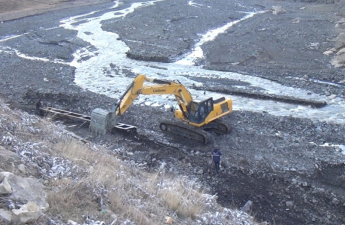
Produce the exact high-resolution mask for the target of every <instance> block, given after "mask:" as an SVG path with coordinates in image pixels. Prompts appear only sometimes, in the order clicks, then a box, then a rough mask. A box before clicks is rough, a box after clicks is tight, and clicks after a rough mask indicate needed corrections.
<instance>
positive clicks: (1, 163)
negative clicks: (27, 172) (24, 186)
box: [0, 146, 20, 171]
mask: <svg viewBox="0 0 345 225" xmlns="http://www.w3.org/2000/svg"><path fill="white" fill-rule="evenodd" d="M19 162H20V157H19V156H18V155H17V154H16V153H14V152H11V151H9V150H7V149H5V148H3V147H1V146H0V169H2V170H3V171H13V170H14V169H15V168H14V165H16V164H17V163H19Z"/></svg>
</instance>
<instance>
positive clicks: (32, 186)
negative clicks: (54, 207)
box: [1, 172, 49, 211]
mask: <svg viewBox="0 0 345 225" xmlns="http://www.w3.org/2000/svg"><path fill="white" fill-rule="evenodd" d="M1 174H3V175H5V177H6V178H7V181H8V183H9V185H10V186H11V188H12V194H11V195H10V196H9V198H10V200H11V201H13V202H20V203H27V202H29V201H33V202H35V203H36V204H37V205H38V207H39V208H40V210H42V211H45V210H46V209H47V208H48V207H49V204H48V203H47V193H46V192H45V191H44V189H43V188H44V186H43V184H41V182H40V181H39V180H38V179H36V178H31V177H30V178H23V177H20V176H16V175H14V174H12V173H9V172H2V173H1Z"/></svg>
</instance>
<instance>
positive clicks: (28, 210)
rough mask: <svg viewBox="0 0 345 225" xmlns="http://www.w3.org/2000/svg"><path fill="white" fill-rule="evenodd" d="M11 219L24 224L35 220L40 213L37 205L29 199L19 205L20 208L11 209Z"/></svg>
mask: <svg viewBox="0 0 345 225" xmlns="http://www.w3.org/2000/svg"><path fill="white" fill-rule="evenodd" d="M12 212H13V215H14V217H15V218H13V221H18V222H17V223H18V224H26V223H31V222H35V221H36V220H37V219H38V218H39V217H40V215H41V212H40V209H39V207H38V205H37V204H36V203H34V202H31V201H29V202H28V203H27V204H25V205H23V206H22V207H20V209H12Z"/></svg>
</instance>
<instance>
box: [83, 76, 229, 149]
mask: <svg viewBox="0 0 345 225" xmlns="http://www.w3.org/2000/svg"><path fill="white" fill-rule="evenodd" d="M145 82H151V83H153V85H144V83H145ZM139 95H174V96H175V99H176V101H177V103H178V106H179V108H177V109H174V110H173V111H174V117H175V118H176V119H173V120H171V121H162V122H160V125H159V127H160V129H161V130H162V131H163V132H167V133H171V134H174V135H178V136H182V137H183V138H188V139H192V140H195V141H198V142H201V143H204V144H207V143H210V142H211V141H212V137H211V135H210V132H207V131H212V132H215V133H217V134H226V133H229V132H230V131H231V129H230V126H229V125H227V122H226V121H225V120H223V119H222V117H224V116H225V115H227V114H229V113H231V112H232V100H231V99H226V98H225V97H221V98H219V99H216V100H214V99H213V98H212V97H208V98H205V99H193V97H192V95H191V93H190V92H189V91H188V90H187V89H186V87H185V86H184V85H183V84H181V83H180V82H179V81H167V80H160V79H156V78H149V77H146V76H145V75H142V74H140V75H138V76H136V77H135V78H134V80H133V81H132V83H131V84H130V85H129V86H128V87H127V89H126V91H125V93H123V95H122V96H121V97H120V98H119V99H118V101H117V103H116V104H115V106H114V108H113V109H112V110H111V111H108V110H104V109H101V108H96V109H94V110H93V111H92V113H91V123H90V129H91V131H93V132H96V133H101V134H105V133H107V132H109V131H110V130H111V129H112V128H113V127H115V126H116V125H117V124H118V121H119V117H120V116H121V115H123V114H124V113H125V112H126V111H127V109H128V108H129V107H130V106H131V105H132V104H133V102H134V101H135V99H137V98H138V96H139Z"/></svg>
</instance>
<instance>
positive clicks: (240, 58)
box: [0, 0, 345, 224]
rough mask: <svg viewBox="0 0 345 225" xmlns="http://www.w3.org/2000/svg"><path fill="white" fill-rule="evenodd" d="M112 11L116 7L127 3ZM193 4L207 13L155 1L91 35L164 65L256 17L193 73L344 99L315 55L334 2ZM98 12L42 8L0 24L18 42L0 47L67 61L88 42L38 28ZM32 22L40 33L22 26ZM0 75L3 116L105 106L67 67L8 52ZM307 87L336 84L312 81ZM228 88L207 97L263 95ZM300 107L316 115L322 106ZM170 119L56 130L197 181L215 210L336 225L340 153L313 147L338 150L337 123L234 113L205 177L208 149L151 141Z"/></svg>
mask: <svg viewBox="0 0 345 225" xmlns="http://www.w3.org/2000/svg"><path fill="white" fill-rule="evenodd" d="M124 2H125V4H123V5H121V6H120V7H126V6H128V4H129V3H131V2H134V1H124ZM198 3H200V4H205V5H209V6H210V7H211V8H212V12H213V13H212V14H210V13H209V10H207V9H206V8H202V7H200V8H197V7H196V8H195V9H193V10H192V8H191V7H180V6H181V5H183V4H185V1H180V0H174V1H163V2H157V3H156V4H155V5H154V6H151V7H144V8H141V9H139V10H137V11H136V13H133V14H129V15H128V16H126V17H125V18H124V19H121V20H120V19H118V20H109V21H104V23H103V28H104V29H106V30H107V31H110V32H115V33H118V34H119V36H120V39H121V40H123V41H124V42H125V43H126V44H127V45H128V46H129V47H130V51H129V52H128V57H131V58H134V59H138V60H149V61H150V60H154V61H161V62H173V61H175V60H177V59H179V58H181V57H182V56H183V55H184V54H186V53H187V52H188V51H189V50H190V49H191V48H192V47H193V46H194V44H195V43H196V42H197V39H198V38H199V36H198V33H200V32H202V31H205V30H208V29H212V28H214V27H218V26H220V25H223V24H225V23H227V22H229V21H233V20H234V21H235V20H238V19H240V18H241V17H242V16H243V13H241V12H240V11H243V10H246V11H255V10H256V11H267V13H263V14H260V15H257V18H256V20H248V21H243V22H241V24H240V25H239V26H234V27H232V28H231V29H230V30H228V31H227V32H226V33H224V34H221V35H219V36H218V37H217V38H216V40H214V41H213V42H209V43H207V44H205V45H204V46H203V51H204V54H205V58H204V59H202V60H200V61H199V62H197V63H198V65H200V66H202V67H204V68H207V69H210V70H222V71H233V72H240V73H244V74H250V75H252V76H259V77H264V78H267V79H270V80H274V81H277V82H279V83H281V84H284V85H287V86H291V87H300V88H303V89H306V90H310V91H313V92H316V93H321V94H325V95H336V96H338V97H342V98H343V97H345V91H344V86H343V84H342V83H341V81H342V80H344V70H343V69H342V68H335V67H333V66H332V65H331V64H330V61H331V56H327V55H325V54H323V52H324V51H325V50H326V49H328V48H331V47H332V46H333V45H334V43H333V42H332V41H331V40H332V39H333V38H334V37H336V36H337V34H338V33H337V32H339V31H338V30H336V29H334V23H335V21H337V20H339V19H340V18H341V11H340V10H339V9H341V8H342V7H343V4H341V3H342V2H341V1H340V2H339V1H335V2H332V4H322V5H319V3H331V2H320V1H319V2H301V1H246V2H245V3H243V1H228V0H227V1H225V0H224V1H199V2H198ZM275 5H281V6H282V7H283V8H284V9H285V10H286V11H287V13H284V14H278V15H274V14H273V13H272V11H271V10H272V6H275ZM109 6H112V4H111V3H108V4H101V5H94V6H87V7H80V8H74V9H66V10H61V11H53V12H51V13H49V14H43V15H39V16H33V17H26V18H23V19H19V20H14V21H10V22H6V23H4V24H2V26H1V27H0V34H1V37H2V38H3V37H5V36H10V35H16V34H23V33H27V34H25V35H23V36H21V37H19V38H16V39H11V40H9V41H6V42H2V43H1V48H5V49H7V48H13V49H19V50H20V51H21V52H23V53H25V54H27V55H30V56H36V57H46V58H48V59H51V60H53V59H60V60H63V61H65V62H70V61H71V60H72V53H73V52H74V51H75V50H76V49H78V48H79V47H81V46H87V45H88V43H85V42H83V41H81V40H79V39H78V38H76V32H72V31H66V30H63V29H56V30H54V31H55V32H57V33H52V32H49V29H47V30H46V29H45V28H50V27H53V26H57V25H58V24H59V22H58V21H59V20H61V19H62V18H66V17H68V16H71V15H76V14H80V13H85V12H89V11H91V10H96V9H98V10H100V9H105V8H107V7H109ZM37 23H38V24H40V25H39V26H37V25H33V24H37ZM13 27H16V29H13ZM134 28H135V29H134ZM313 43H316V44H313ZM110 67H111V65H110ZM0 71H1V72H0V76H1V80H0V96H1V97H2V98H4V99H5V100H6V101H7V103H8V104H9V105H10V106H11V107H12V108H19V109H24V110H26V111H27V112H29V113H35V109H34V104H35V102H36V101H37V99H42V101H43V103H44V105H45V106H53V107H56V108H61V109H65V110H70V111H74V112H78V113H83V114H87V115H90V114H91V111H92V110H93V109H94V108H97V107H101V108H108V107H110V106H111V105H112V104H113V103H114V101H115V100H114V99H111V98H109V97H105V96H102V95H97V94H94V93H92V92H90V91H88V90H82V89H81V88H79V87H77V86H75V85H74V84H73V79H74V68H73V67H70V66H68V65H62V64H57V63H53V62H42V61H32V60H29V59H25V58H21V57H18V56H17V55H16V54H15V52H14V51H13V52H12V54H9V53H7V52H6V53H5V52H0ZM125 73H126V72H125ZM127 75H128V76H133V74H130V73H128V74H127ZM301 79H302V81H301ZM315 79H316V80H322V81H327V82H330V83H334V84H338V85H329V84H324V83H316V82H313V80H315ZM202 81H203V82H205V84H207V83H208V82H212V81H209V80H206V79H204V80H202ZM232 85H236V84H230V83H229V84H226V85H223V86H222V85H220V84H217V85H215V86H214V87H212V88H215V89H219V92H222V93H225V92H226V91H229V90H232V91H233V93H234V94H236V93H237V94H238V95H246V96H247V97H249V98H268V97H271V98H275V96H260V94H258V92H255V89H252V90H250V92H248V93H243V92H242V93H241V92H239V91H237V92H236V90H235V89H234V88H233V87H232ZM224 86H226V87H224ZM194 88H196V87H194ZM209 88H211V87H209ZM212 91H214V90H212ZM228 93H229V92H228ZM230 93H231V92H230ZM285 100H286V99H285ZM287 100H288V101H291V103H293V104H304V103H302V102H299V99H298V96H295V99H291V98H289V99H287ZM281 101H284V99H281ZM234 104H240V103H236V102H235V103H234ZM305 104H308V105H312V106H314V107H322V106H323V104H325V103H324V102H322V101H321V102H318V101H315V102H306V103H305ZM313 104H314V105H313ZM158 116H159V118H158ZM172 116H173V115H172V113H171V112H167V111H163V110H161V109H156V108H154V109H152V108H150V107H145V106H135V107H134V106H133V107H131V108H130V109H129V111H128V112H127V113H126V114H125V115H124V116H123V117H122V118H121V122H125V123H128V124H132V125H135V126H138V133H137V134H136V135H128V134H122V133H115V134H107V135H105V136H104V137H97V136H94V135H93V134H91V133H90V132H89V131H88V128H87V126H86V124H84V125H83V126H76V127H69V128H68V129H70V130H71V131H74V132H75V133H76V134H77V135H79V136H81V137H83V138H85V139H87V140H89V141H92V142H95V143H98V144H102V145H104V146H106V147H107V148H108V149H109V150H114V149H122V150H123V151H120V152H118V154H119V156H120V157H122V158H123V159H124V160H128V161H132V162H134V163H136V164H138V165H141V166H142V168H143V169H147V170H155V169H156V168H157V167H159V166H160V165H161V163H162V162H165V163H166V165H167V169H168V171H169V172H170V173H173V174H177V175H186V176H189V177H190V179H196V180H199V181H200V182H202V183H203V184H204V186H205V189H207V190H209V191H210V192H211V193H212V194H217V195H218V199H219V202H220V203H221V204H222V205H224V206H226V207H235V208H241V207H242V206H243V205H244V204H245V203H246V202H247V201H248V200H250V201H252V202H253V203H252V207H251V211H250V212H251V213H252V214H253V215H254V216H255V217H256V218H257V219H258V220H259V221H268V222H270V223H271V224H344V223H345V221H344V219H343V215H344V213H345V197H344V196H345V191H344V190H345V189H344V188H345V186H344V183H345V182H344V181H345V174H344V171H345V168H344V167H345V164H344V155H343V154H342V152H341V150H340V149H339V148H337V147H336V146H334V147H331V146H330V147H323V146H321V145H323V144H324V143H339V144H344V140H345V136H344V130H345V127H344V125H338V124H328V123H325V122H320V121H312V120H308V119H299V118H294V117H276V116H272V115H270V114H268V113H266V112H262V113H253V112H244V111H235V112H233V113H232V114H231V115H229V116H228V117H227V118H226V119H227V120H228V121H229V122H230V124H231V126H232V133H231V134H229V135H225V136H217V135H215V142H216V143H217V144H218V145H220V146H221V148H222V151H223V161H222V170H221V173H219V174H216V173H214V170H213V165H212V162H211V161H210V159H211V158H210V155H209V154H210V151H211V150H212V146H211V145H206V146H204V145H201V144H196V143H191V142H190V141H188V140H181V139H179V138H177V137H171V136H166V135H164V134H162V133H161V132H160V130H159V127H158V124H159V121H160V120H165V119H169V118H172ZM69 123H70V122H69ZM80 125H81V124H80ZM119 147H120V148H119Z"/></svg>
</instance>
